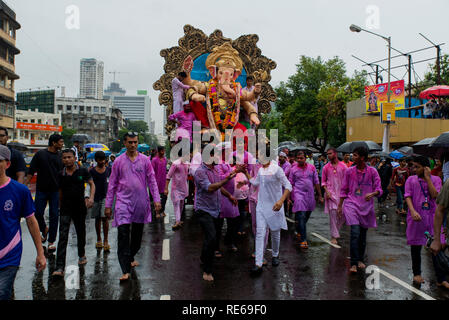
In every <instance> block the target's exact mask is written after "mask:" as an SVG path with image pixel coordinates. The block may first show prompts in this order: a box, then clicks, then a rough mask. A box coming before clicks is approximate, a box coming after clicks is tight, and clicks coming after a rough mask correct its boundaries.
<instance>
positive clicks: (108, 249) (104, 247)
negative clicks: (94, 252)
mask: <svg viewBox="0 0 449 320" xmlns="http://www.w3.org/2000/svg"><path fill="white" fill-rule="evenodd" d="M103 250H104V251H105V252H109V251H110V250H111V245H110V244H105V245H104V246H103Z"/></svg>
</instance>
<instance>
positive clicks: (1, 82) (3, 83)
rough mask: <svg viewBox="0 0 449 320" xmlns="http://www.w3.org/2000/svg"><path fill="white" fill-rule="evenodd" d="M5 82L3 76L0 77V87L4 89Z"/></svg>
mask: <svg viewBox="0 0 449 320" xmlns="http://www.w3.org/2000/svg"><path fill="white" fill-rule="evenodd" d="M5 85H6V82H5V77H4V76H0V86H2V87H5Z"/></svg>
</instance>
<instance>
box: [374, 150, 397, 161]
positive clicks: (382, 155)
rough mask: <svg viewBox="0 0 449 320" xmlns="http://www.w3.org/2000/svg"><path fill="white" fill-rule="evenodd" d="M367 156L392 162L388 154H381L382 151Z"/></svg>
mask: <svg viewBox="0 0 449 320" xmlns="http://www.w3.org/2000/svg"><path fill="white" fill-rule="evenodd" d="M369 156H370V157H379V158H388V159H392V160H393V157H392V156H390V154H389V153H387V152H383V151H375V152H373V153H370V154H369Z"/></svg>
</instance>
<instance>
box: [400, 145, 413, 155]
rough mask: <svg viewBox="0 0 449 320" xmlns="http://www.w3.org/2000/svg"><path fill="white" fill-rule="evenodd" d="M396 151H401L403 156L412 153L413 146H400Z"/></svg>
mask: <svg viewBox="0 0 449 320" xmlns="http://www.w3.org/2000/svg"><path fill="white" fill-rule="evenodd" d="M396 151H398V152H400V153H402V154H403V155H405V156H411V155H413V148H412V147H407V146H405V147H401V148H399V149H397V150H396Z"/></svg>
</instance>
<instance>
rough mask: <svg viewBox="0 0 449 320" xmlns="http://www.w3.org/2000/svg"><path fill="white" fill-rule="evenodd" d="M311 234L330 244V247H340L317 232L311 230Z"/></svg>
mask: <svg viewBox="0 0 449 320" xmlns="http://www.w3.org/2000/svg"><path fill="white" fill-rule="evenodd" d="M312 236H315V237H317V238H319V239H321V240H323V241H324V242H326V243H327V244H330V245H331V246H332V247H334V248H337V249H341V247H340V246H339V245H338V244H333V243H332V242H330V241H329V240H327V239H326V238H325V237H323V236H321V235H319V234H318V233H315V232H312Z"/></svg>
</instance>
